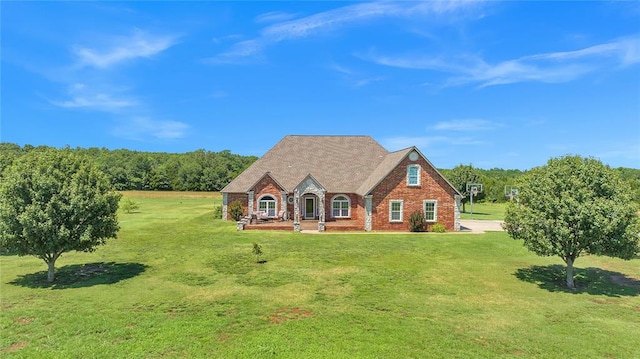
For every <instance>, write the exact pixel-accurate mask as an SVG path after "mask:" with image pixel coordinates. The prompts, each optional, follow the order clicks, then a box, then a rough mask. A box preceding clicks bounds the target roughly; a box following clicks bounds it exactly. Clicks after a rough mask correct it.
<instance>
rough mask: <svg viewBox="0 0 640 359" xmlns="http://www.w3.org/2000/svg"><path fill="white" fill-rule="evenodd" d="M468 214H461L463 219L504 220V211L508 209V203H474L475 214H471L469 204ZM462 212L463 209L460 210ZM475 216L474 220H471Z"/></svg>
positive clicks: (469, 205) (468, 205)
mask: <svg viewBox="0 0 640 359" xmlns="http://www.w3.org/2000/svg"><path fill="white" fill-rule="evenodd" d="M465 207H466V208H465V209H466V212H462V213H460V218H461V219H491V220H501V221H502V220H504V211H505V209H506V208H507V204H506V203H484V202H480V203H474V204H473V213H471V211H472V209H471V204H469V203H467V204H466V206H465ZM460 210H462V208H461V209H460ZM472 216H473V218H471V217H472Z"/></svg>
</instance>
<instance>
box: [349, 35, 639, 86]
mask: <svg viewBox="0 0 640 359" xmlns="http://www.w3.org/2000/svg"><path fill="white" fill-rule="evenodd" d="M359 57H360V58H362V59H365V60H369V61H372V62H374V63H377V64H380V65H385V66H391V67H398V68H406V69H415V70H431V71H438V72H445V73H449V74H452V75H453V76H452V77H450V78H449V79H448V80H447V81H446V83H445V84H444V85H445V86H459V85H465V84H470V83H472V84H478V85H479V86H480V87H486V86H494V85H503V84H511V83H518V82H544V83H562V82H569V81H572V80H575V79H577V78H580V77H582V76H584V75H586V74H589V73H592V72H596V71H601V70H605V69H610V68H612V67H613V68H616V67H626V66H631V65H636V64H638V63H640V36H638V35H635V36H630V37H626V38H620V39H617V40H613V41H611V42H608V43H604V44H598V45H594V46H590V47H587V48H583V49H579V50H574V51H563V52H553V53H543V54H534V55H529V56H524V57H520V58H517V59H510V60H505V61H502V62H498V63H495V64H490V63H487V62H486V61H484V60H483V59H482V58H480V57H478V56H473V55H466V56H457V57H444V56H428V55H415V54H412V55H405V56H388V55H377V54H367V55H359Z"/></svg>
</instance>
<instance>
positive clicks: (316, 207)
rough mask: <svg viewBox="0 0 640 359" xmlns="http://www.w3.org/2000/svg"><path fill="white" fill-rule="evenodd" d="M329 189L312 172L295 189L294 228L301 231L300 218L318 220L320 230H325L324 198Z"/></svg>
mask: <svg viewBox="0 0 640 359" xmlns="http://www.w3.org/2000/svg"><path fill="white" fill-rule="evenodd" d="M326 193H327V191H326V190H325V189H324V187H323V186H322V185H321V184H320V183H318V181H316V179H315V178H313V176H311V174H309V175H307V177H305V179H304V180H302V182H300V184H298V185H297V186H296V188H295V189H294V190H293V230H294V231H300V220H302V219H308V220H311V219H313V220H315V219H317V220H318V231H324V221H325V219H324V200H325V195H326Z"/></svg>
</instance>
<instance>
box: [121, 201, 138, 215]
mask: <svg viewBox="0 0 640 359" xmlns="http://www.w3.org/2000/svg"><path fill="white" fill-rule="evenodd" d="M120 208H121V209H122V211H124V213H127V214H131V213H133V212H135V211H137V210H139V209H140V204H139V203H138V202H136V200H134V199H133V198H131V197H125V198H123V199H122V201H121V203H120Z"/></svg>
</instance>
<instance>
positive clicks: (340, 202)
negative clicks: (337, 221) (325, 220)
mask: <svg viewBox="0 0 640 359" xmlns="http://www.w3.org/2000/svg"><path fill="white" fill-rule="evenodd" d="M350 210H351V205H350V203H349V197H347V196H345V195H341V194H340V195H337V196H335V197H333V199H332V200H331V215H332V216H333V218H348V217H351V213H350Z"/></svg>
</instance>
